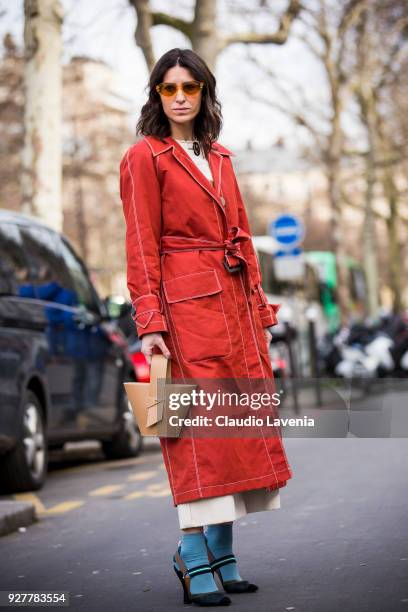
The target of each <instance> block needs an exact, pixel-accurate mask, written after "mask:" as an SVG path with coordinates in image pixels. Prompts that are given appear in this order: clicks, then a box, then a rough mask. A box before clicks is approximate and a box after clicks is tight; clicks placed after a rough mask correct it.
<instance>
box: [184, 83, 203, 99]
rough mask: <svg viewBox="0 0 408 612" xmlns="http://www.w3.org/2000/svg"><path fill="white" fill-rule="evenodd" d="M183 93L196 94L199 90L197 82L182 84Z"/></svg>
mask: <svg viewBox="0 0 408 612" xmlns="http://www.w3.org/2000/svg"><path fill="white" fill-rule="evenodd" d="M183 90H184V93H186V94H188V95H190V96H191V95H192V94H196V93H198V92H199V91H200V85H199V83H184V85H183Z"/></svg>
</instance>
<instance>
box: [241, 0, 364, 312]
mask: <svg viewBox="0 0 408 612" xmlns="http://www.w3.org/2000/svg"><path fill="white" fill-rule="evenodd" d="M364 6H365V0H353V1H351V2H349V3H348V4H347V5H346V6H345V7H341V6H340V7H339V6H337V7H334V6H333V5H330V7H329V6H328V3H327V1H326V0H317V2H316V3H315V5H314V8H313V9H312V8H310V7H304V10H303V12H302V23H303V24H304V28H305V33H304V34H301V35H300V36H299V37H300V38H301V40H302V41H303V42H304V44H305V45H306V46H307V47H308V49H309V50H310V51H311V52H312V54H313V55H314V56H315V58H316V59H317V60H318V62H319V63H320V65H321V67H322V68H323V72H324V75H325V77H326V83H327V93H328V96H327V102H326V108H324V109H318V108H313V107H312V106H311V105H310V104H309V103H308V101H307V96H306V94H305V91H304V90H302V88H301V87H299V86H298V87H296V88H295V89H296V91H295V98H297V99H296V101H295V100H293V97H292V98H291V96H290V94H289V93H288V90H287V87H286V85H287V79H283V81H284V82H283V83H282V81H281V79H280V78H279V77H278V76H277V75H276V74H275V73H274V71H273V70H271V69H270V68H269V67H267V66H264V65H263V64H261V63H260V62H259V61H258V60H257V59H256V58H255V57H253V56H252V55H250V58H251V60H252V61H253V62H254V63H255V64H256V66H257V67H259V68H260V69H261V71H262V72H263V73H264V75H265V76H267V77H269V78H270V79H271V80H272V82H273V87H274V89H275V90H276V91H277V92H278V93H279V101H278V102H276V101H273V100H270V99H264V98H262V97H261V96H260V95H259V94H258V93H254V92H253V90H251V92H249V91H248V95H249V93H251V95H252V97H253V98H254V99H256V100H258V101H262V102H264V103H265V104H266V105H268V106H270V107H274V108H276V109H277V110H279V111H281V112H282V113H284V114H286V115H287V116H289V117H290V118H291V119H292V120H293V121H294V122H295V124H296V125H298V126H302V127H305V128H306V129H307V130H308V132H309V134H310V135H311V137H312V139H313V142H314V144H315V145H316V146H315V155H316V154H317V157H318V160H319V161H320V162H321V163H322V165H323V168H324V170H325V174H326V178H327V187H328V198H329V202H330V206H331V230H330V245H331V250H332V251H333V253H334V254H335V256H336V271H337V278H338V300H339V306H340V313H341V318H342V321H343V322H346V320H347V317H348V313H349V312H350V295H349V283H348V277H347V269H346V267H345V266H344V265H342V263H343V262H344V261H345V259H346V246H345V241H344V240H343V236H342V208H343V189H342V185H341V175H342V172H341V170H342V156H343V150H344V134H343V128H342V123H341V119H342V115H343V112H344V110H345V108H346V105H347V101H348V100H349V98H350V96H351V93H352V83H353V81H352V77H353V75H352V74H349V73H348V72H347V55H346V51H347V48H348V37H349V36H350V31H351V29H352V27H353V25H354V24H355V23H356V21H357V20H358V18H359V15H360V14H361V11H362V10H363V9H364Z"/></svg>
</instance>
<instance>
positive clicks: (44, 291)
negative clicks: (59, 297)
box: [20, 225, 74, 299]
mask: <svg viewBox="0 0 408 612" xmlns="http://www.w3.org/2000/svg"><path fill="white" fill-rule="evenodd" d="M20 235H21V238H22V243H23V248H24V252H25V256H26V259H27V262H28V267H29V274H28V278H27V285H28V286H27V287H26V288H25V293H23V294H22V295H24V296H25V297H36V298H41V299H51V297H49V298H47V295H48V293H49V291H51V289H52V288H54V289H55V290H56V291H57V290H58V289H60V290H61V291H63V290H69V291H72V290H73V289H74V287H73V285H72V281H71V278H70V275H69V273H68V271H67V270H66V268H65V266H64V260H63V258H62V255H61V252H60V251H59V248H58V235H57V234H56V233H55V232H53V231H51V230H48V229H47V228H43V227H37V226H28V225H27V226H25V225H24V226H23V225H21V226H20ZM30 287H31V289H32V293H31V295H30Z"/></svg>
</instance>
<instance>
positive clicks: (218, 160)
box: [165, 136, 225, 215]
mask: <svg viewBox="0 0 408 612" xmlns="http://www.w3.org/2000/svg"><path fill="white" fill-rule="evenodd" d="M165 140H166V141H167V142H168V143H169V144H171V145H172V154H173V156H174V158H175V159H176V160H177V161H178V163H179V164H180V165H181V166H182V167H183V168H184V169H185V170H186V171H187V172H188V173H189V174H190V176H192V178H193V179H194V180H195V181H196V182H197V183H198V184H199V185H200V186H201V187H202V189H204V190H205V191H206V192H207V193H208V194H209V195H210V196H211V197H212V198H213V199H214V200H215V201H216V202H217V204H218V206H219V207H220V209H221V210H222V212H223V214H224V215H225V209H224V205H223V203H222V200H221V196H222V183H221V182H222V161H223V156H222V155H221V153H219V152H218V151H216V150H215V149H211V151H210V154H209V160H208V163H209V166H210V170H211V173H212V175H213V180H214V185H212V183H211V181H209V180H208V178H207V177H206V176H205V175H204V174H203V173H202V172H201V170H200V169H199V167H198V166H197V164H195V163H194V162H193V160H192V159H191V157H190V156H189V155H188V154H187V153H186V152H185V151H184V149H183V147H182V146H181V145H180V144H179V143H178V142H177V141H176V140H174V139H173V138H171V137H170V136H168V137H167V138H166V139H165Z"/></svg>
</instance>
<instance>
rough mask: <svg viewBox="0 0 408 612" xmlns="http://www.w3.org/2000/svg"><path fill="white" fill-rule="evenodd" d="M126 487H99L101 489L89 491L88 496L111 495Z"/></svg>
mask: <svg viewBox="0 0 408 612" xmlns="http://www.w3.org/2000/svg"><path fill="white" fill-rule="evenodd" d="M123 487H124V485H106V486H105V487H99V489H93V490H92V491H89V493H88V495H96V496H97V495H109V494H110V493H114V492H115V491H119V489H123Z"/></svg>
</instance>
